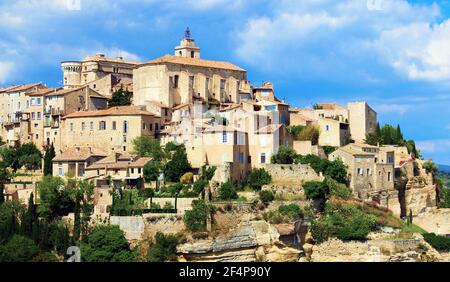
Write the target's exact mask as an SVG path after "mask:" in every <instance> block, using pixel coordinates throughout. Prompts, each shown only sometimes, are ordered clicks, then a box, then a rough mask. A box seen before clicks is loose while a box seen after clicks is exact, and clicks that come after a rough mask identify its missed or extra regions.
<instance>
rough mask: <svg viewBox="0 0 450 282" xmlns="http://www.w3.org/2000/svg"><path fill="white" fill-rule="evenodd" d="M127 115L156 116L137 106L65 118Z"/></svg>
mask: <svg viewBox="0 0 450 282" xmlns="http://www.w3.org/2000/svg"><path fill="white" fill-rule="evenodd" d="M128 115H136V116H140V115H145V116H155V117H158V116H156V115H155V114H153V113H151V112H147V111H145V110H143V109H142V107H139V106H121V107H112V108H109V109H106V110H98V111H86V112H75V113H72V114H69V115H67V116H66V117H65V118H66V119H67V118H80V117H101V116H128Z"/></svg>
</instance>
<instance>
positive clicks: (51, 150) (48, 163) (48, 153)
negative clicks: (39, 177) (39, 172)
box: [44, 144, 56, 176]
mask: <svg viewBox="0 0 450 282" xmlns="http://www.w3.org/2000/svg"><path fill="white" fill-rule="evenodd" d="M55 155H56V153H55V147H54V146H53V144H52V145H50V146H48V147H47V148H46V150H45V156H44V175H45V176H47V175H53V165H52V160H53V159H54V158H55Z"/></svg>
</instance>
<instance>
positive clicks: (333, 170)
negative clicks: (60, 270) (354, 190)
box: [324, 160, 347, 183]
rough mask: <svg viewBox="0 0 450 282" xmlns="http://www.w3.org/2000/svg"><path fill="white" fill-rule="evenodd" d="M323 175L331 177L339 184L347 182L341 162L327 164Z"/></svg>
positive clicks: (345, 172)
mask: <svg viewBox="0 0 450 282" xmlns="http://www.w3.org/2000/svg"><path fill="white" fill-rule="evenodd" d="M324 175H325V176H328V177H331V178H332V179H334V180H336V181H337V182H339V183H346V182H347V167H346V165H345V164H344V163H343V162H342V161H341V160H335V161H332V162H329V163H328V165H327V168H326V170H325V171H324Z"/></svg>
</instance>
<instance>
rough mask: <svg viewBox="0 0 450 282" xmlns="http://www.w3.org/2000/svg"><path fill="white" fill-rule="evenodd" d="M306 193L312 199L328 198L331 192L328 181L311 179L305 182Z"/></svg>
mask: <svg viewBox="0 0 450 282" xmlns="http://www.w3.org/2000/svg"><path fill="white" fill-rule="evenodd" d="M303 190H304V191H305V195H306V197H307V198H308V199H310V200H316V199H326V198H327V197H328V194H329V193H330V188H329V187H328V184H327V183H326V181H323V182H319V181H309V182H305V183H304V184H303Z"/></svg>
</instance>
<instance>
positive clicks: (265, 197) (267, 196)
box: [259, 190, 275, 205]
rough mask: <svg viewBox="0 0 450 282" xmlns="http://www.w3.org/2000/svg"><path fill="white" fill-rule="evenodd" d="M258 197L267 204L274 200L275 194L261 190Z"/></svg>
mask: <svg viewBox="0 0 450 282" xmlns="http://www.w3.org/2000/svg"><path fill="white" fill-rule="evenodd" d="M259 199H260V200H261V202H263V203H264V204H265V205H267V204H269V203H270V202H272V201H273V200H275V196H274V195H273V193H272V191H267V190H263V191H260V192H259Z"/></svg>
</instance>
